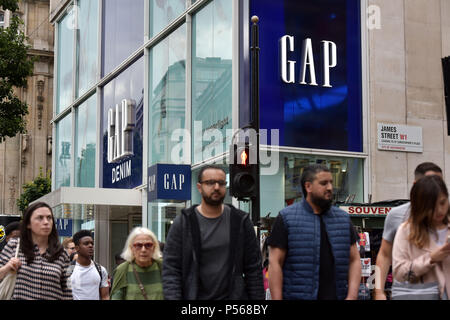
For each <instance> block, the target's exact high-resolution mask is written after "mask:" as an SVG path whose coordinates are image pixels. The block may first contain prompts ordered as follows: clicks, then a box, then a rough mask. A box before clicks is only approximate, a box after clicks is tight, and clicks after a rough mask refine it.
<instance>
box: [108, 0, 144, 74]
mask: <svg viewBox="0 0 450 320" xmlns="http://www.w3.org/2000/svg"><path fill="white" fill-rule="evenodd" d="M144 14H145V11H144V0H133V1H130V0H104V1H103V33H102V34H103V46H102V48H103V50H102V57H103V58H102V61H103V65H102V75H106V74H108V73H109V72H111V71H112V70H113V69H114V68H116V67H117V66H118V65H119V64H120V63H121V62H123V60H125V59H126V58H127V57H128V56H129V55H130V54H132V53H133V52H134V51H136V50H137V49H138V48H139V47H140V46H142V45H143V44H144Z"/></svg>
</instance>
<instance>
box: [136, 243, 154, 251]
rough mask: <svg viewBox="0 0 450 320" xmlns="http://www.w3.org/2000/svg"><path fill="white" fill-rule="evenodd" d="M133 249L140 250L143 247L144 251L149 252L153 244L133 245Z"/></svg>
mask: <svg viewBox="0 0 450 320" xmlns="http://www.w3.org/2000/svg"><path fill="white" fill-rule="evenodd" d="M133 247H135V248H136V249H138V250H142V247H145V249H147V250H149V249H151V248H153V243H151V242H147V243H140V242H138V243H133Z"/></svg>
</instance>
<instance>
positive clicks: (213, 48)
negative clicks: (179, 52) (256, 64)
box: [192, 0, 232, 163]
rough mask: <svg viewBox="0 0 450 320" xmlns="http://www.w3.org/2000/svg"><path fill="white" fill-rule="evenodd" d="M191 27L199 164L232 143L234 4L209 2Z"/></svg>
mask: <svg viewBox="0 0 450 320" xmlns="http://www.w3.org/2000/svg"><path fill="white" fill-rule="evenodd" d="M192 28H193V31H192V132H193V150H192V155H193V161H192V162H193V163H199V162H201V161H203V160H206V159H208V158H211V157H214V156H218V155H220V154H222V153H223V152H226V149H227V146H228V145H230V142H231V137H227V135H226V130H227V129H231V128H232V119H231V114H232V60H231V58H232V1H229V0H215V1H212V2H210V3H209V4H208V5H206V6H205V7H204V8H202V9H201V10H200V11H199V12H197V13H196V14H195V15H194V16H193V20H192ZM227 138H228V139H227Z"/></svg>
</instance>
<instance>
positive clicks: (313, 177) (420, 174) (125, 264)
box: [0, 162, 450, 300]
mask: <svg viewBox="0 0 450 320" xmlns="http://www.w3.org/2000/svg"><path fill="white" fill-rule="evenodd" d="M300 182H301V187H302V191H303V200H301V201H300V202H296V203H294V204H293V205H290V206H288V207H286V208H284V209H283V210H281V211H280V213H279V215H278V216H277V218H276V220H275V222H274V224H273V227H272V231H271V234H270V236H269V238H268V239H267V243H266V244H265V246H264V248H263V249H264V250H263V254H264V257H265V259H264V261H262V260H263V258H262V257H263V255H262V253H261V250H260V245H259V242H258V240H257V236H256V233H255V229H254V226H253V223H252V221H251V218H250V215H249V214H248V213H246V212H244V211H242V210H240V209H237V208H235V207H234V206H233V205H230V204H225V203H224V199H225V195H226V184H227V182H226V173H225V171H224V170H223V169H222V168H221V167H220V166H215V165H208V166H205V167H203V168H202V169H201V170H200V172H199V174H198V181H197V189H198V192H199V193H200V195H201V198H202V200H201V203H200V204H199V205H193V206H192V207H190V208H186V209H183V210H182V212H181V214H180V215H179V216H177V217H176V219H175V220H174V222H173V224H172V226H171V228H170V229H169V233H168V235H167V239H166V242H165V243H164V249H163V250H162V249H161V247H162V244H160V242H159V241H158V239H157V237H156V236H155V234H154V233H153V232H152V231H151V230H149V229H147V228H144V227H136V228H134V229H133V230H132V231H131V233H130V234H129V236H128V238H127V240H126V243H125V246H124V249H123V251H122V253H121V254H120V255H116V256H115V258H116V263H117V265H118V266H117V267H116V269H115V270H114V271H113V272H112V277H109V276H108V272H107V270H106V269H105V267H103V266H102V265H100V264H99V263H97V262H96V261H94V259H93V258H94V235H93V233H92V232H91V231H89V230H80V231H78V232H77V233H75V234H74V235H73V237H72V238H67V239H65V240H64V241H63V243H62V244H60V243H59V240H58V234H57V230H56V227H55V219H54V215H53V212H52V209H51V207H50V206H48V205H47V204H45V203H43V202H38V203H34V204H32V205H30V206H29V207H28V208H27V209H26V211H25V212H24V215H23V219H22V222H21V223H20V225H19V224H18V223H15V224H14V225H13V226H10V227H9V229H8V227H7V233H8V232H9V233H8V235H9V234H10V235H11V236H10V237H7V238H6V245H5V247H4V248H3V250H2V251H1V253H0V280H2V279H5V281H2V282H1V283H0V289H1V287H2V286H4V285H5V286H6V284H4V282H6V281H8V282H9V281H10V280H9V278H8V279H7V278H6V277H7V275H8V274H11V273H13V274H15V275H16V277H15V283H13V285H14V288H13V290H12V294H11V295H10V296H8V297H7V298H6V299H13V300H30V299H31V300H33V299H38V300H72V299H73V300H162V299H167V300H264V299H269V298H270V299H273V300H281V299H285V300H344V299H345V300H357V299H358V290H359V286H360V281H361V261H360V253H359V250H358V248H357V241H358V235H357V233H356V231H355V228H354V226H353V224H352V222H351V219H350V216H349V215H348V213H346V212H345V211H343V210H341V209H339V208H338V207H336V206H334V205H333V199H334V198H333V178H332V174H331V171H330V169H328V168H327V167H326V166H323V165H311V166H308V167H305V168H304V169H303V172H302V176H301V181H300ZM449 228H450V224H449V199H448V190H447V187H446V184H445V182H444V181H443V178H442V170H441V169H440V168H439V167H438V166H437V165H435V164H433V163H429V162H427V163H423V164H420V165H419V166H418V167H417V168H416V171H415V181H414V184H413V186H412V188H411V192H410V202H409V203H407V204H405V205H402V206H400V207H397V208H395V209H393V210H391V212H390V213H389V214H388V216H387V218H386V220H385V226H384V233H383V240H382V244H381V248H380V251H379V254H378V257H377V268H376V279H377V282H376V289H375V293H376V295H375V298H376V299H380V300H381V299H386V295H385V290H384V282H385V280H386V277H387V274H388V271H389V268H390V267H391V265H392V270H393V276H394V285H393V288H392V298H393V299H417V300H421V299H435V300H448V297H449V293H450V232H449ZM13 230H15V232H14V233H13V232H12V231H13ZM263 268H264V273H263ZM265 289H267V290H265ZM0 292H1V290H0ZM3 298H4V297H3ZM4 299H5V298H4Z"/></svg>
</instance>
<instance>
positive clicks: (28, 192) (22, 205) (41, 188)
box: [17, 167, 52, 212]
mask: <svg viewBox="0 0 450 320" xmlns="http://www.w3.org/2000/svg"><path fill="white" fill-rule="evenodd" d="M22 190H23V193H22V194H21V195H20V198H19V199H17V206H18V207H19V210H20V211H21V212H24V211H25V209H26V208H27V207H28V205H29V204H30V202H33V201H34V200H37V199H39V198H40V197H42V196H45V195H46V194H48V193H50V192H51V191H52V180H51V178H50V172H47V174H46V175H45V176H44V175H43V173H42V167H41V168H39V176H37V177H36V178H35V179H34V180H33V181H31V182H28V183H25V184H24V185H22Z"/></svg>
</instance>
